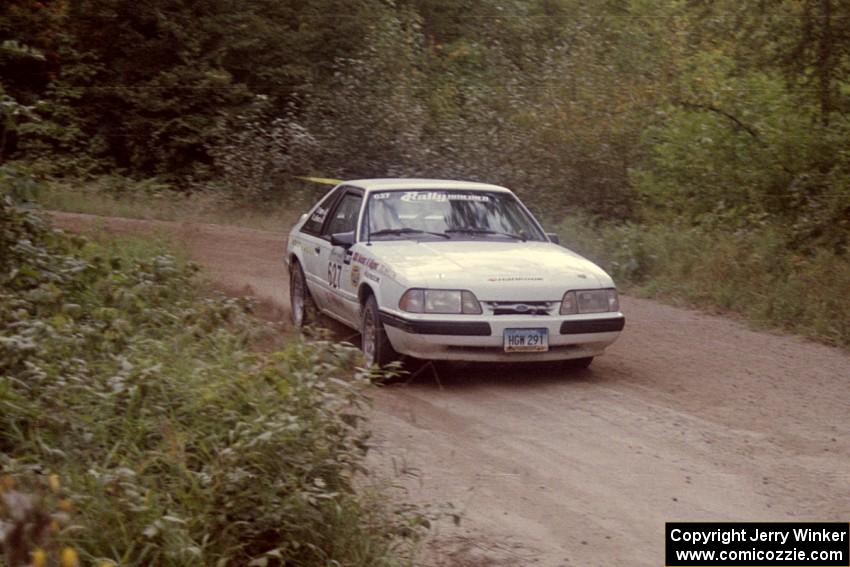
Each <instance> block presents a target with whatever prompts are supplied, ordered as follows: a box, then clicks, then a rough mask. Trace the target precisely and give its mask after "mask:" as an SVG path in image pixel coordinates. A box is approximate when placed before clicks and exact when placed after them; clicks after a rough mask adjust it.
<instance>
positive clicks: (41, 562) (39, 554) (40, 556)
mask: <svg viewBox="0 0 850 567" xmlns="http://www.w3.org/2000/svg"><path fill="white" fill-rule="evenodd" d="M45 565H47V554H46V553H45V552H44V550H43V549H41V548H40V547H36V548H35V550H34V551H33V552H32V567H44V566H45Z"/></svg>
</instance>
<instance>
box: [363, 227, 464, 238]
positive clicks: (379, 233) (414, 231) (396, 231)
mask: <svg viewBox="0 0 850 567" xmlns="http://www.w3.org/2000/svg"><path fill="white" fill-rule="evenodd" d="M389 234H394V235H402V234H431V235H433V236H440V237H442V238H450V237H449V235H448V234H446V233H445V232H431V231H430V230H420V229H418V228H410V227H404V228H383V229H381V230H376V231H375V232H371V233H369V237H370V238H371V237H373V236H384V235H389Z"/></svg>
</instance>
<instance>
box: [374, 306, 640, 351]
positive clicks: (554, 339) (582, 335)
mask: <svg viewBox="0 0 850 567" xmlns="http://www.w3.org/2000/svg"><path fill="white" fill-rule="evenodd" d="M381 320H382V322H383V323H384V328H385V329H386V332H387V337H388V338H389V340H390V342H391V343H392V345H393V348H394V349H395V350H396V351H398V352H400V353H402V354H406V355H409V356H414V357H416V358H424V359H432V360H469V361H515V362H525V361H544V360H568V359H572V358H585V357H589V356H598V355H600V354H602V352H603V351H604V350H605V348H606V347H607V346H608V345H610V344H611V343H613V342H614V341H615V340H616V339H617V337H618V336H619V335H620V332H621V331H622V329H623V327H624V325H625V317H623V314H622V313H598V314H594V315H569V316H559V317H548V316H547V317H541V316H527V315H500V316H492V317H473V318H470V317H468V316H466V317H463V318H458V317H454V318H452V316H415V317H410V316H408V315H404V316H402V315H400V314H398V313H391V312H389V311H381ZM542 328H546V329H548V331H549V350H548V351H546V352H505V351H504V331H505V329H542Z"/></svg>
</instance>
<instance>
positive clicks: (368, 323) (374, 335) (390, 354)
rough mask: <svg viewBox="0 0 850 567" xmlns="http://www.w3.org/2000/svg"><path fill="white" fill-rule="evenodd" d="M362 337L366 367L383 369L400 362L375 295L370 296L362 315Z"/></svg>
mask: <svg viewBox="0 0 850 567" xmlns="http://www.w3.org/2000/svg"><path fill="white" fill-rule="evenodd" d="M360 336H361V348H362V350H363V356H364V357H365V358H366V366H372V365H373V364H377V365H378V367H380V368H383V367H384V366H386V365H387V364H389V363H391V362H393V361H396V360H398V358H399V356H398V353H397V352H396V351H395V350H394V349H393V345H392V344H391V343H390V340H389V339H388V338H387V333H386V331H385V330H384V324H383V323H382V322H381V315H380V313H379V312H378V302H377V301H376V300H375V296H374V295H370V296H369V298H368V299H367V300H366V304H365V305H364V306H363V309H362V311H361V313H360Z"/></svg>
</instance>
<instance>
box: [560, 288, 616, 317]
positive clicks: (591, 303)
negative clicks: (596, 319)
mask: <svg viewBox="0 0 850 567" xmlns="http://www.w3.org/2000/svg"><path fill="white" fill-rule="evenodd" d="M619 310H620V301H619V299H618V297H617V290H616V289H588V290H580V291H568V292H567V293H565V294H564V298H563V299H562V300H561V309H560V313H561V315H575V314H576V313H607V312H609V311H619Z"/></svg>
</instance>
